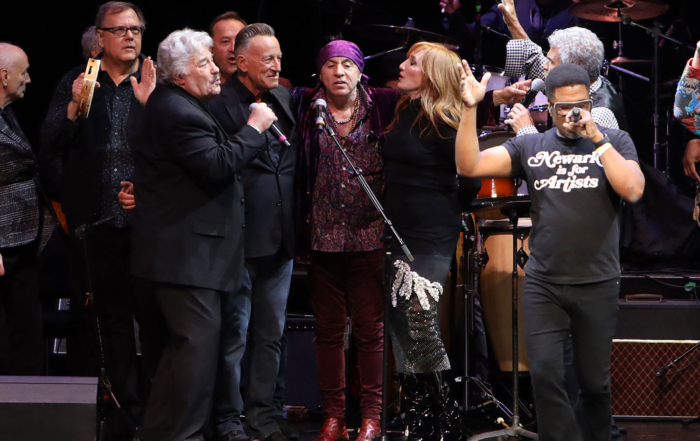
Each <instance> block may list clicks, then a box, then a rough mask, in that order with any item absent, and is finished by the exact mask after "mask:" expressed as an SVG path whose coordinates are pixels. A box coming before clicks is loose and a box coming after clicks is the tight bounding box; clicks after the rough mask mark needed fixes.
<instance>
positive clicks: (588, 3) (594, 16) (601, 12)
mask: <svg viewBox="0 0 700 441" xmlns="http://www.w3.org/2000/svg"><path fill="white" fill-rule="evenodd" d="M667 9H668V4H666V3H665V2H663V1H662V0H580V1H579V2H578V3H577V4H575V5H573V6H572V7H571V13H572V14H573V15H575V16H576V17H579V18H584V19H586V20H593V21H609V22H617V21H620V17H618V15H617V12H618V11H620V13H621V14H624V15H629V16H630V18H631V19H632V20H646V19H648V18H654V17H658V16H659V15H661V14H663V13H664V12H666V10H667Z"/></svg>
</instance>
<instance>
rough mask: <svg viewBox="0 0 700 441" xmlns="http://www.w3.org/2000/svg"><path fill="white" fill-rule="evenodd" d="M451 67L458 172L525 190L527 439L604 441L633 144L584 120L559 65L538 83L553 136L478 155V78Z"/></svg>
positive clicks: (580, 73) (636, 183) (583, 81)
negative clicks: (533, 431) (532, 407)
mask: <svg viewBox="0 0 700 441" xmlns="http://www.w3.org/2000/svg"><path fill="white" fill-rule="evenodd" d="M463 65H464V67H463V68H462V72H461V74H462V80H461V81H462V99H463V101H464V104H465V109H464V113H463V115H462V121H461V123H460V127H459V131H458V133H457V140H456V153H455V154H456V160H457V170H458V172H459V173H460V174H462V175H466V176H469V177H493V178H496V177H503V178H505V177H520V178H522V179H524V180H525V181H527V184H528V190H529V194H530V198H531V201H532V207H531V210H530V214H531V217H532V232H531V234H530V259H529V260H528V264H527V266H526V267H525V274H526V277H525V285H524V288H523V311H524V327H525V343H526V346H527V351H528V357H529V360H530V374H531V377H532V383H533V388H534V392H535V404H536V409H537V417H538V432H539V439H540V440H541V441H561V440H567V441H583V440H586V441H609V440H610V435H611V415H610V413H611V412H610V353H611V349H612V338H613V335H614V333H615V325H616V321H617V301H618V296H619V288H620V285H619V280H620V260H619V246H618V244H619V235H620V205H621V201H622V200H624V201H627V202H630V203H634V202H636V201H638V200H639V199H640V198H641V196H642V193H643V191H644V176H643V174H642V172H641V170H640V168H639V163H638V158H637V153H636V150H635V147H634V144H633V143H632V140H631V138H630V136H629V134H627V133H626V132H623V131H620V130H614V129H608V128H605V127H601V126H599V125H597V124H596V123H595V122H594V121H593V119H592V118H591V113H590V109H591V106H592V103H591V102H590V100H589V88H590V79H589V77H588V74H587V73H586V72H585V71H584V70H583V69H582V68H581V67H579V66H576V65H574V64H562V65H560V66H557V67H554V68H553V69H552V70H551V71H550V72H549V76H548V78H547V98H548V99H549V102H550V109H551V115H552V121H553V123H554V125H555V126H556V127H554V128H552V129H551V130H549V131H547V132H545V133H541V134H540V133H538V134H533V135H527V136H522V137H516V138H512V139H510V140H508V141H507V142H506V143H505V145H502V146H497V147H493V148H491V149H487V150H484V151H483V152H480V151H479V142H478V138H477V131H476V105H477V104H478V102H479V101H481V99H482V98H483V96H484V91H485V88H486V83H487V82H488V76H487V77H486V78H484V79H483V80H482V81H481V83H479V82H477V81H476V80H475V79H474V77H473V75H472V74H471V71H470V70H469V69H468V66H467V64H466V62H463ZM465 69H466V71H465ZM577 109H578V110H577ZM576 113H578V114H579V116H578V121H576V117H575V114H576ZM569 336H571V338H572V341H573V349H574V351H573V354H574V365H575V367H576V376H577V377H578V380H579V385H580V388H581V391H580V393H579V399H578V402H577V404H576V412H575V411H574V408H573V407H574V406H573V405H572V403H571V401H570V399H569V397H568V396H567V393H566V390H565V370H564V350H565V343H566V341H567V339H569Z"/></svg>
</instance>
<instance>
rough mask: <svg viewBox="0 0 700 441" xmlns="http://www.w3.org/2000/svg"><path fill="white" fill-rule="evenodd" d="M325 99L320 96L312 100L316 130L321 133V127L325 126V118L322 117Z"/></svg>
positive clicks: (325, 105)
mask: <svg viewBox="0 0 700 441" xmlns="http://www.w3.org/2000/svg"><path fill="white" fill-rule="evenodd" d="M327 106H328V104H326V101H325V100H324V99H322V98H319V99H317V100H316V101H315V102H314V109H316V131H317V132H319V133H321V132H323V129H325V128H326V119H325V118H324V117H323V112H324V111H325V110H326V107H327Z"/></svg>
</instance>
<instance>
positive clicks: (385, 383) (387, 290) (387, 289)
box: [324, 115, 413, 441]
mask: <svg viewBox="0 0 700 441" xmlns="http://www.w3.org/2000/svg"><path fill="white" fill-rule="evenodd" d="M326 116H327V115H326ZM326 120H328V118H326ZM324 126H325V128H326V132H328V135H329V136H330V137H331V139H332V140H333V142H334V143H335V145H336V147H338V150H340V152H341V153H342V154H343V156H344V157H345V161H346V162H347V163H348V164H349V165H350V168H351V169H352V171H353V173H354V174H355V177H356V178H357V181H358V182H359V183H360V186H361V187H362V189H363V190H364V191H365V193H367V196H369V199H370V201H372V204H374V208H376V209H377V211H378V212H379V214H381V215H382V218H384V224H385V225H386V226H387V227H389V228H390V229H391V233H392V234H393V238H395V239H396V241H397V242H398V244H399V246H400V247H401V251H403V253H404V254H405V255H406V257H407V258H408V261H409V262H413V255H412V254H411V252H410V251H409V250H408V247H407V246H406V243H404V241H403V239H401V236H399V233H398V232H397V231H396V229H395V228H394V224H392V223H391V220H390V219H389V218H388V217H387V216H386V213H385V212H384V208H383V207H382V204H381V202H379V199H377V196H376V195H375V194H374V192H373V191H372V189H371V188H370V186H369V184H368V183H367V180H366V179H365V177H364V176H363V175H362V170H359V169H358V168H357V167H356V166H355V164H354V163H353V162H352V160H351V159H350V156H348V153H347V151H346V150H345V149H344V148H343V146H342V144H341V143H340V141H338V138H337V137H336V134H335V131H334V130H333V128H332V127H331V125H330V124H325V125H324ZM391 240H392V236H389V235H387V237H386V248H385V250H384V336H383V339H384V340H383V341H384V344H383V350H382V352H383V354H382V423H381V432H380V441H389V437H388V436H387V433H386V426H387V419H388V416H387V403H388V401H389V352H388V351H387V342H388V341H389V311H390V309H389V308H390V307H391V273H392V270H391V246H390V244H391Z"/></svg>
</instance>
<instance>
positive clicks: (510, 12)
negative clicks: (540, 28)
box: [498, 0, 530, 40]
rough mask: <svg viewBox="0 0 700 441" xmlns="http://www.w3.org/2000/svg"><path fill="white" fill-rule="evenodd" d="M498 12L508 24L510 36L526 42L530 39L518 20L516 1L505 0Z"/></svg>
mask: <svg viewBox="0 0 700 441" xmlns="http://www.w3.org/2000/svg"><path fill="white" fill-rule="evenodd" d="M498 10H499V11H501V14H503V21H504V22H506V25H507V26H508V30H509V31H510V35H512V36H513V38H514V39H516V40H524V39H528V38H530V37H529V36H528V35H527V32H525V29H523V27H522V25H521V24H520V21H519V20H518V14H516V13H515V4H514V0H503V3H501V4H499V5H498Z"/></svg>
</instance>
